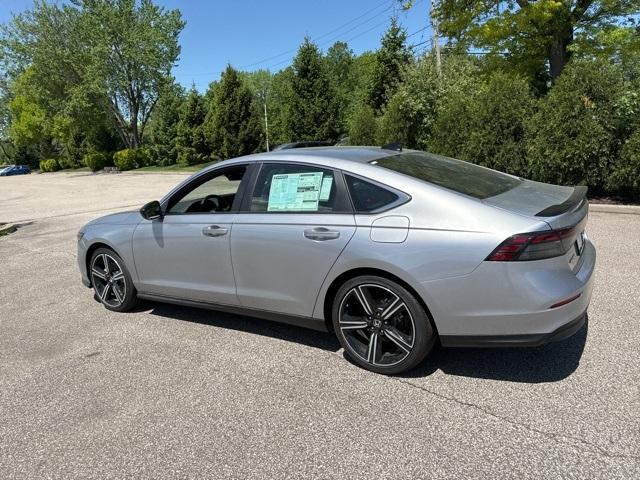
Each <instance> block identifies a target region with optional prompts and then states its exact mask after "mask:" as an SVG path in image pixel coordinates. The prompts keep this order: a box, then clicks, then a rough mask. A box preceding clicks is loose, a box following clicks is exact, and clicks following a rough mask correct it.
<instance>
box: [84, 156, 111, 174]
mask: <svg viewBox="0 0 640 480" xmlns="http://www.w3.org/2000/svg"><path fill="white" fill-rule="evenodd" d="M83 161H84V164H85V165H86V166H87V167H89V168H90V169H91V171H92V172H97V171H98V170H102V169H103V168H104V167H105V166H106V165H107V156H106V155H105V154H104V153H100V152H91V153H87V154H85V156H84V157H83Z"/></svg>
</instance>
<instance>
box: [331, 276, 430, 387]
mask: <svg viewBox="0 0 640 480" xmlns="http://www.w3.org/2000/svg"><path fill="white" fill-rule="evenodd" d="M332 319H333V327H334V330H335V332H336V334H337V336H338V340H339V341H340V343H341V345H342V347H343V348H344V349H345V352H346V353H347V355H348V356H349V357H350V358H351V359H352V360H353V361H354V362H355V363H357V364H358V365H360V366H361V367H364V368H366V369H367V370H371V371H373V372H377V373H383V374H387V375H392V374H398V373H401V372H405V371H407V370H409V369H411V368H413V367H415V366H416V365H418V363H420V362H421V361H422V360H423V359H424V358H425V357H426V356H427V354H428V353H429V351H430V350H431V348H432V347H433V344H434V343H435V338H436V336H435V333H434V331H433V328H432V326H431V322H430V321H429V317H428V315H427V313H426V312H425V310H424V308H422V306H421V305H420V302H418V300H417V299H416V298H415V297H414V296H413V295H412V294H411V293H410V292H408V291H407V289H405V288H404V287H403V286H401V285H399V284H397V283H396V282H393V281H391V280H387V279H386V278H383V277H377V276H369V275H367V276H361V277H356V278H353V279H351V280H349V281H348V282H346V283H345V284H344V285H343V286H342V287H341V288H340V289H339V290H338V293H337V294H336V297H335V299H334V303H333V310H332Z"/></svg>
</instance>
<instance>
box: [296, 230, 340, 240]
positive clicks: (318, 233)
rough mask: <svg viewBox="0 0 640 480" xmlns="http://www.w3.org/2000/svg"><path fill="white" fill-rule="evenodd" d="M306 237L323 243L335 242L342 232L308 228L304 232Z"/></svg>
mask: <svg viewBox="0 0 640 480" xmlns="http://www.w3.org/2000/svg"><path fill="white" fill-rule="evenodd" d="M304 236H305V237H306V238H308V239H309V240H317V241H320V242H322V241H324V240H335V239H336V238H338V237H339V236H340V232H338V231H337V230H329V229H328V228H325V227H316V228H307V229H306V230H305V231H304Z"/></svg>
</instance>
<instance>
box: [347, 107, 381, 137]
mask: <svg viewBox="0 0 640 480" xmlns="http://www.w3.org/2000/svg"><path fill="white" fill-rule="evenodd" d="M376 129H377V123H376V117H375V115H374V113H373V108H371V107H370V106H369V105H361V106H359V107H358V108H357V109H356V111H355V112H353V115H352V116H351V119H350V121H349V143H350V144H351V145H375V144H376Z"/></svg>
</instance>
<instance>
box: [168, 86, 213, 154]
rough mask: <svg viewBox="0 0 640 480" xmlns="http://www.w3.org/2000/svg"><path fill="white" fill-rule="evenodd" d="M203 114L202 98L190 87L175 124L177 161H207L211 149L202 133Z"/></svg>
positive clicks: (204, 109)
mask: <svg viewBox="0 0 640 480" xmlns="http://www.w3.org/2000/svg"><path fill="white" fill-rule="evenodd" d="M205 115H206V108H205V104H204V99H203V98H202V96H201V95H200V94H199V93H198V91H197V90H196V89H195V87H191V90H190V91H189V94H188V95H187V98H186V100H185V102H184V104H183V105H182V108H181V109H180V114H179V117H178V123H177V125H176V135H177V136H176V147H177V150H178V163H180V164H182V165H195V164H198V163H203V162H205V161H207V159H208V157H209V154H210V153H211V150H210V148H209V145H208V143H207V141H206V138H205V135H204V125H203V123H204V118H205Z"/></svg>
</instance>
